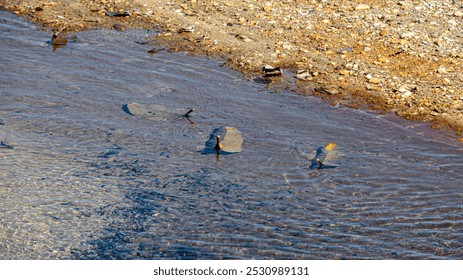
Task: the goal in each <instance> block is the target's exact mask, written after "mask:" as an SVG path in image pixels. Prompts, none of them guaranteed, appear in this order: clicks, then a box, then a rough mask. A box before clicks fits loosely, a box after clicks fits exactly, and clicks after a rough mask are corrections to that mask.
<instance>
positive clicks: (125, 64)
mask: <svg viewBox="0 0 463 280" xmlns="http://www.w3.org/2000/svg"><path fill="white" fill-rule="evenodd" d="M145 35H152V32H151V31H126V32H117V31H108V30H96V31H88V32H82V33H78V34H77V37H78V40H77V41H76V42H72V43H71V42H70V43H68V44H67V45H66V46H63V47H61V48H57V49H55V50H53V49H52V47H51V46H50V45H49V43H48V41H49V40H50V38H51V34H50V33H46V32H43V31H40V30H39V28H37V27H36V26H35V25H33V24H31V23H29V22H27V21H25V20H23V19H22V18H18V17H16V16H14V15H11V14H9V13H6V12H0V37H1V40H0V49H1V53H2V55H1V56H0V68H1V75H0V85H1V89H0V95H1V100H0V119H1V120H2V123H3V125H0V140H1V141H3V142H4V143H5V144H7V145H10V146H11V147H12V148H13V149H0V174H1V176H0V220H1V221H2V222H1V224H0V252H1V253H0V258H1V259H144V258H149V259H274V258H277V259H338V258H345V259H351V258H355V259H388V258H396V259H427V258H430V259H453V258H461V257H463V248H462V245H461V244H463V218H462V217H463V215H462V214H463V204H462V201H463V195H462V191H461V186H462V182H463V175H462V172H461V170H462V167H463V163H462V162H461V158H462V155H463V150H462V149H461V147H460V146H459V144H458V143H457V142H456V140H455V139H453V138H452V137H450V136H446V135H445V134H444V133H443V132H442V131H435V130H432V129H429V128H428V126H427V125H426V124H421V123H413V122H407V121H404V120H401V119H398V118H396V117H394V116H391V115H377V114H375V113H371V112H364V111H359V110H354V109H349V108H342V107H339V108H336V107H332V106H329V105H328V104H326V103H325V102H323V101H321V100H319V99H318V98H315V97H312V96H301V95H297V94H294V93H290V92H285V91H280V92H274V91H272V90H269V89H267V88H266V87H265V86H264V85H262V84H258V83H255V82H253V81H252V79H243V77H242V76H241V75H240V74H239V73H237V72H234V71H231V70H229V69H227V68H224V67H220V66H219V64H220V62H218V61H215V60H208V59H205V58H193V57H188V56H184V55H182V54H173V53H168V52H165V51H159V52H157V53H156V54H149V53H148V50H150V49H151V48H152V46H148V45H142V44H138V43H136V42H135V41H140V40H142V39H143V38H144V36H145ZM129 103H139V104H162V105H163V106H166V108H191V107H194V108H195V109H196V110H195V113H194V114H193V115H192V117H191V118H190V119H191V120H192V121H193V122H194V124H192V123H191V122H189V121H188V120H186V119H184V118H171V119H169V118H167V119H166V120H164V121H153V120H150V119H149V118H143V117H141V116H133V115H129V114H127V112H125V111H124V110H123V106H124V104H129ZM220 126H232V127H236V128H238V129H239V130H240V131H241V132H242V133H243V136H244V140H245V142H244V144H243V150H242V152H240V153H237V154H230V155H221V156H220V159H219V161H217V160H216V157H215V155H214V154H208V153H204V152H203V151H204V145H205V142H206V141H207V140H208V138H209V135H210V133H211V132H212V131H213V130H214V129H215V128H217V127H220ZM328 142H336V143H337V147H336V149H335V150H334V151H333V152H332V153H333V154H332V155H331V156H330V157H327V158H326V159H325V162H324V166H327V167H330V168H322V169H315V170H313V169H310V168H309V166H310V158H309V159H308V158H307V156H304V155H305V154H306V153H307V154H310V151H313V150H316V149H317V148H318V147H322V146H323V145H325V144H326V143H328Z"/></svg>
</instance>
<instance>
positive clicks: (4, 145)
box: [0, 141, 13, 150]
mask: <svg viewBox="0 0 463 280" xmlns="http://www.w3.org/2000/svg"><path fill="white" fill-rule="evenodd" d="M0 149H11V150H12V149H13V146H11V145H8V144H5V143H3V141H0Z"/></svg>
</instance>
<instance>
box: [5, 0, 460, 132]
mask: <svg viewBox="0 0 463 280" xmlns="http://www.w3.org/2000/svg"><path fill="white" fill-rule="evenodd" d="M0 6H1V7H2V8H3V9H6V10H10V11H12V12H14V13H15V14H18V15H27V16H28V17H29V18H30V19H31V20H33V21H36V22H40V23H42V24H43V25H44V27H45V28H49V29H51V30H54V31H57V30H62V29H63V28H65V29H64V31H63V32H65V33H72V32H74V31H80V30H85V29H94V28H114V29H117V30H124V29H128V28H145V29H155V30H159V31H160V33H159V34H158V35H156V36H154V37H152V38H150V40H151V41H152V43H153V44H157V45H161V46H164V47H167V48H168V49H170V50H172V51H185V52H187V53H190V54H200V55H208V56H213V57H218V58H220V59H224V60H225V61H226V62H227V65H229V66H230V67H232V68H234V69H239V70H241V71H243V72H244V73H247V74H250V75H254V74H256V73H257V74H260V73H261V69H262V66H264V65H266V64H269V65H272V66H275V67H282V68H283V69H284V75H283V77H281V78H279V79H280V80H282V81H283V84H285V83H292V82H294V81H293V80H292V77H295V76H296V75H297V73H298V72H299V73H301V72H303V73H304V74H305V75H301V76H299V79H297V83H296V84H297V87H298V92H301V93H306V92H308V93H313V94H317V95H321V96H323V97H326V98H329V99H331V100H332V102H333V103H340V104H345V105H348V106H354V107H357V106H359V107H363V106H369V107H371V108H374V109H376V110H385V111H392V112H395V113H396V114H397V115H399V116H402V117H405V118H407V119H412V120H420V121H426V122H430V123H431V124H432V125H433V126H434V127H436V128H440V127H450V128H451V129H453V130H455V131H456V132H457V133H458V134H459V133H461V131H462V129H463V91H462V89H463V75H462V74H461V72H460V69H461V66H462V65H461V64H462V57H463V53H462V51H461V47H460V46H461V45H462V43H463V42H462V37H461V24H462V22H463V8H462V7H461V4H458V3H457V2H456V1H454V2H453V3H450V2H449V3H448V2H442V1H427V2H426V3H425V2H423V3H415V2H411V1H374V0H364V1H344V0H334V1H297V0H294V1H291V0H290V1H284V3H282V2H281V1H266V2H262V1H257V0H248V1H226V0H217V1H196V0H190V1H177V0H171V1H167V0H159V1H155V2H154V4H153V1H146V0H137V1H130V2H129V1H117V0H116V1H107V0H99V1H94V0H92V1H85V2H81V1H72V0H61V1H39V0H35V1H10V0H3V1H0ZM289 77H291V78H289ZM462 139H463V138H462Z"/></svg>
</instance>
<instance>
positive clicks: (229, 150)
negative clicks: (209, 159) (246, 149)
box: [204, 126, 244, 154]
mask: <svg viewBox="0 0 463 280" xmlns="http://www.w3.org/2000/svg"><path fill="white" fill-rule="evenodd" d="M243 143H244V138H243V134H242V133H241V131H239V130H238V129H237V128H235V127H231V126H222V127H219V128H215V129H214V130H213V131H212V133H211V135H210V136H209V140H207V141H206V145H205V146H206V147H205V150H204V151H205V153H217V154H219V153H220V154H233V153H239V152H241V151H242V149H243Z"/></svg>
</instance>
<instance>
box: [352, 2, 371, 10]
mask: <svg viewBox="0 0 463 280" xmlns="http://www.w3.org/2000/svg"><path fill="white" fill-rule="evenodd" d="M369 9H370V6H368V5H367V4H358V5H357V6H355V10H356V11H365V10H369Z"/></svg>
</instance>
